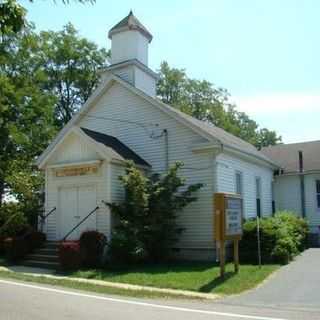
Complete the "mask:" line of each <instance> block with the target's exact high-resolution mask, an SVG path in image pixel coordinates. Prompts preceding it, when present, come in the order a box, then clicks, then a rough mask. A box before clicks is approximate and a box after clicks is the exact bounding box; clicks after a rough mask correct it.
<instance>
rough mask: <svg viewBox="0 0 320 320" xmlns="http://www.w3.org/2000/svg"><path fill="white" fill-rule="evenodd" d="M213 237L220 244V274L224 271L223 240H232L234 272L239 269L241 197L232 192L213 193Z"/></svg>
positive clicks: (241, 218) (241, 216) (241, 217)
mask: <svg viewBox="0 0 320 320" xmlns="http://www.w3.org/2000/svg"><path fill="white" fill-rule="evenodd" d="M213 201H214V202H213V207H214V237H215V240H216V241H217V242H219V244H220V251H219V253H220V275H221V277H223V276H224V272H225V241H226V240H232V241H233V246H234V255H233V256H234V266H235V272H238V271H239V240H240V239H241V237H242V220H243V212H242V211H243V209H242V208H243V205H242V198H241V196H240V195H238V194H233V193H215V194H214V199H213Z"/></svg>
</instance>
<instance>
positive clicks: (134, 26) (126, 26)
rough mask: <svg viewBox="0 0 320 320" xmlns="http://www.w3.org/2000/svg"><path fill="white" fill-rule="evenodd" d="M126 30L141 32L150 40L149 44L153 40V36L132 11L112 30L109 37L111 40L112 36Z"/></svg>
mask: <svg viewBox="0 0 320 320" xmlns="http://www.w3.org/2000/svg"><path fill="white" fill-rule="evenodd" d="M126 30H137V31H140V32H141V33H142V34H143V35H144V36H145V37H146V38H147V39H148V40H149V42H151V40H152V34H151V33H150V32H149V31H148V30H147V28H146V27H145V26H144V25H143V24H142V23H141V22H140V21H139V20H138V19H137V17H136V16H135V15H134V14H133V13H132V11H130V12H129V14H128V15H127V16H126V17H125V18H123V19H122V20H121V21H120V22H118V23H117V24H116V25H115V26H114V27H112V28H111V29H110V31H109V34H108V36H109V38H110V39H111V37H112V35H114V34H116V33H119V32H122V31H126Z"/></svg>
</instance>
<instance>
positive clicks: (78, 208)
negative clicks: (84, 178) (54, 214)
mask: <svg viewBox="0 0 320 320" xmlns="http://www.w3.org/2000/svg"><path fill="white" fill-rule="evenodd" d="M59 195H60V228H59V230H60V238H62V237H64V236H65V235H66V234H67V233H68V232H69V231H71V230H72V228H74V227H75V226H76V225H77V224H78V223H79V222H80V221H81V220H82V219H84V218H85V217H86V216H87V215H88V214H89V213H90V212H91V211H92V210H94V209H95V208H96V206H97V196H96V187H95V186H77V187H63V188H61V189H60V190H59ZM95 229H96V214H95V213H93V214H92V215H91V216H90V217H89V218H88V219H87V220H86V221H85V222H83V223H82V224H81V225H80V226H79V227H78V228H77V229H76V230H74V231H73V232H72V233H71V234H70V235H69V236H68V238H67V240H78V239H79V238H80V235H81V233H82V232H83V231H85V230H95Z"/></svg>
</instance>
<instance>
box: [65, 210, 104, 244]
mask: <svg viewBox="0 0 320 320" xmlns="http://www.w3.org/2000/svg"><path fill="white" fill-rule="evenodd" d="M99 209H100V207H99V206H97V207H95V208H94V209H93V210H92V211H90V213H89V214H88V215H87V216H85V217H84V218H83V219H82V220H81V221H80V222H78V223H77V224H76V225H75V226H74V227H73V228H72V229H71V230H70V231H69V232H68V233H67V234H66V235H65V236H64V237H63V238H62V241H65V240H66V239H67V238H68V237H69V236H70V234H72V232H74V231H75V230H76V229H77V228H78V227H79V226H80V225H81V224H82V223H83V222H85V221H86V220H87V219H88V218H89V217H90V216H91V215H92V214H93V213H95V212H96V211H97V210H99Z"/></svg>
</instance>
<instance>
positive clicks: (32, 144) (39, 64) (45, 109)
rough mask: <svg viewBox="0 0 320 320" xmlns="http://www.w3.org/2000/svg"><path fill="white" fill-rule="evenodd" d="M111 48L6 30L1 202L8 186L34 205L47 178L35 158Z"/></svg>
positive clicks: (0, 56) (1, 60)
mask: <svg viewBox="0 0 320 320" xmlns="http://www.w3.org/2000/svg"><path fill="white" fill-rule="evenodd" d="M107 55H108V53H107V52H106V51H105V50H100V49H98V48H97V46H96V45H95V44H94V43H92V42H90V41H88V40H86V39H84V38H81V37H80V36H79V35H78V33H77V31H76V30H75V29H74V27H73V26H72V25H71V24H68V25H67V26H65V27H64V28H63V30H62V31H58V32H52V31H46V32H40V34H37V33H35V32H34V30H33V27H32V26H28V27H25V28H23V30H22V31H20V32H17V33H16V32H8V33H7V34H6V36H5V37H3V38H2V41H1V42H0V150H1V151H0V205H1V203H2V202H3V199H4V195H5V191H6V190H7V191H9V192H10V194H11V195H14V196H15V198H16V199H18V200H19V201H20V202H24V203H25V204H28V206H29V207H30V206H31V207H32V205H31V203H33V205H34V207H36V206H37V204H38V203H39V191H40V187H41V185H42V183H43V177H42V175H41V174H39V173H38V172H37V171H36V168H35V167H34V160H35V159H36V157H37V156H39V154H40V153H41V152H42V151H43V150H44V149H45V148H46V146H47V145H48V144H49V142H50V141H51V140H52V138H53V136H54V135H55V133H56V132H57V130H59V129H60V128H61V127H62V126H63V125H64V124H65V123H66V122H67V121H68V120H69V119H70V118H71V116H72V115H73V114H74V112H76V111H77V110H78V108H79V107H80V105H81V104H83V103H84V101H85V100H86V99H87V98H88V97H89V96H90V94H91V92H92V90H93V89H94V88H95V86H96V84H97V81H98V69H99V68H100V67H103V66H104V62H105V58H106V56H107Z"/></svg>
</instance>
